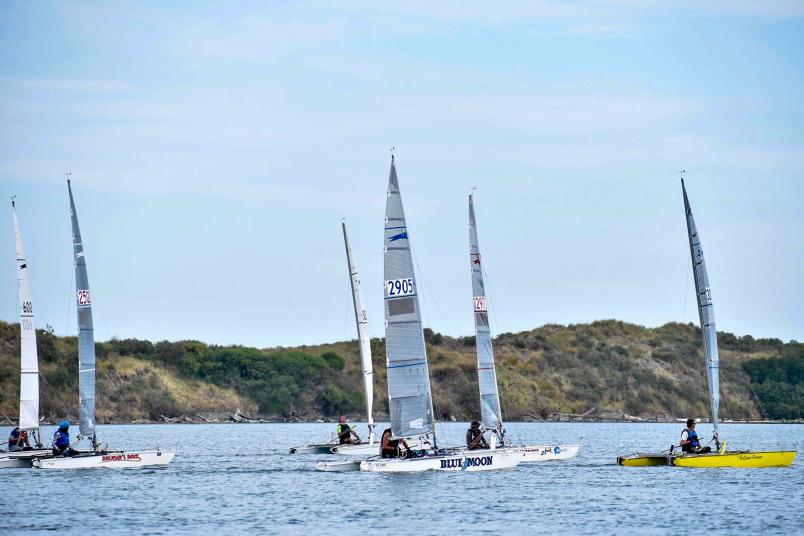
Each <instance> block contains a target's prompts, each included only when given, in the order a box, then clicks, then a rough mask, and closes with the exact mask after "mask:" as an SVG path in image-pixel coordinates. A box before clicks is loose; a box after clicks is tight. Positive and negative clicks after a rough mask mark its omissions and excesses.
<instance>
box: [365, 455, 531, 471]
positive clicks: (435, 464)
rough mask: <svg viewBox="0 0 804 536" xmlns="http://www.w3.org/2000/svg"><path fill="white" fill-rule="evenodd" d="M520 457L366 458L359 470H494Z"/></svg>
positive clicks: (513, 465) (517, 462) (516, 462)
mask: <svg viewBox="0 0 804 536" xmlns="http://www.w3.org/2000/svg"><path fill="white" fill-rule="evenodd" d="M522 458H523V456H522V454H521V453H517V452H502V451H501V452H491V451H486V452H481V453H468V452H464V453H455V454H449V455H445V456H441V455H438V456H425V457H423V458H406V459H378V460H366V461H363V462H361V463H360V470H361V471H368V472H372V473H417V472H421V471H431V470H432V471H494V470H496V469H510V468H512V467H516V466H517V465H519V463H520V462H521V461H522Z"/></svg>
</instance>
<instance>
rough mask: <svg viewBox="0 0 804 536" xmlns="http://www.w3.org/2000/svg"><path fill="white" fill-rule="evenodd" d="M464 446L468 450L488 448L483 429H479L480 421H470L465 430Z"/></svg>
mask: <svg viewBox="0 0 804 536" xmlns="http://www.w3.org/2000/svg"><path fill="white" fill-rule="evenodd" d="M466 448H468V449H469V450H476V449H487V448H489V444H488V443H486V438H485V437H483V430H481V429H480V421H472V424H471V425H469V429H468V430H467V431H466Z"/></svg>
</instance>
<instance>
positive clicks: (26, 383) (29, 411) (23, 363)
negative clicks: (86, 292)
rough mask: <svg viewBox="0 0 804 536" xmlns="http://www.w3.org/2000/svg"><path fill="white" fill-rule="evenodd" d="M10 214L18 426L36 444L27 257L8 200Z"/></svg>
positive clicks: (35, 388) (36, 401)
mask: <svg viewBox="0 0 804 536" xmlns="http://www.w3.org/2000/svg"><path fill="white" fill-rule="evenodd" d="M11 212H12V214H13V215H14V241H15V243H16V252H17V290H18V293H19V318H20V420H19V423H18V424H19V428H20V430H33V431H34V437H35V438H36V441H37V444H38V443H39V436H38V434H37V433H36V432H37V431H38V430H39V359H38V356H37V350H36V326H35V325H34V311H33V300H32V299H31V287H30V285H29V283H28V261H27V260H26V259H25V250H24V249H23V247H22V237H21V236H20V226H19V223H18V222H17V206H16V203H15V202H14V199H13V198H12V200H11Z"/></svg>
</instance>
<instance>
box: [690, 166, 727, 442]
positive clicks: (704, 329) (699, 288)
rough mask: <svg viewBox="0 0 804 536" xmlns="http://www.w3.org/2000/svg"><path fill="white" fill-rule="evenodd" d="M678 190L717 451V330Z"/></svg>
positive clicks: (697, 245) (694, 234)
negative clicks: (683, 216) (688, 248)
mask: <svg viewBox="0 0 804 536" xmlns="http://www.w3.org/2000/svg"><path fill="white" fill-rule="evenodd" d="M681 191H682V193H683V195H684V213H685V216H686V220H687V237H688V238H689V244H690V257H691V258H692V275H693V277H694V278H695V294H696V298H697V303H698V319H699V321H700V324H701V338H702V339H703V350H704V361H705V363H706V376H707V379H708V383H709V402H710V410H711V413H712V426H713V428H714V438H715V443H716V444H717V445H718V448H720V440H719V434H718V408H719V406H720V359H719V357H718V352H717V328H716V327H715V312H714V306H713V304H712V291H711V289H710V287H709V276H708V275H707V273H706V262H705V261H704V254H703V248H702V247H701V237H700V235H699V234H698V229H697V227H696V226H695V219H694V218H693V216H692V208H691V207H690V202H689V199H688V198H687V189H686V187H685V186H684V179H683V178H682V179H681Z"/></svg>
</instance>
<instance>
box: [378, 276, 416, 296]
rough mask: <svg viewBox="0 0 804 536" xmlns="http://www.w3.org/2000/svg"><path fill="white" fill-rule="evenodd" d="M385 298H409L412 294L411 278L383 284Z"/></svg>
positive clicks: (391, 280) (392, 280)
mask: <svg viewBox="0 0 804 536" xmlns="http://www.w3.org/2000/svg"><path fill="white" fill-rule="evenodd" d="M385 294H386V295H387V296H409V295H411V294H413V278H412V277H406V278H404V279H389V280H388V281H386V282H385Z"/></svg>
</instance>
